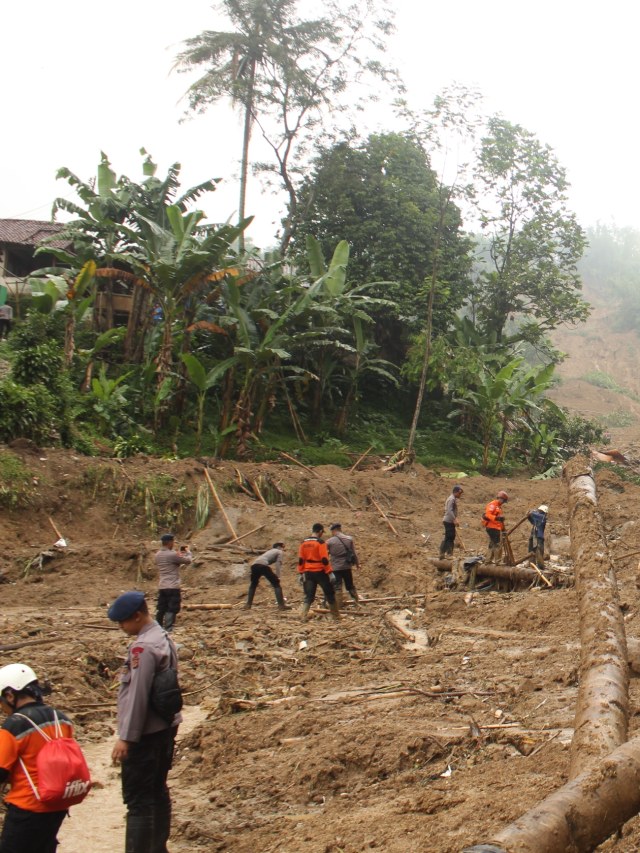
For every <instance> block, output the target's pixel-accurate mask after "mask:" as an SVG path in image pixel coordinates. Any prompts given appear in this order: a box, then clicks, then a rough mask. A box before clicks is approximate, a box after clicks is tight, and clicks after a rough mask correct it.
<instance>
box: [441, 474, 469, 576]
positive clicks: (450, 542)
mask: <svg viewBox="0 0 640 853" xmlns="http://www.w3.org/2000/svg"><path fill="white" fill-rule="evenodd" d="M463 491H464V489H463V488H462V486H454V487H453V489H452V491H451V494H450V495H449V497H448V498H447V499H446V501H445V502H444V515H443V516H442V523H443V525H444V539H443V540H442V542H441V543H440V559H441V560H442V559H443V558H444V557H446V556H450V557H452V556H453V546H454V545H455V542H456V527H457V526H458V500H459V499H460V498H461V497H462V493H463Z"/></svg>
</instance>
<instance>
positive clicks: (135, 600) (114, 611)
mask: <svg viewBox="0 0 640 853" xmlns="http://www.w3.org/2000/svg"><path fill="white" fill-rule="evenodd" d="M143 604H144V592H139V591H138V590H131V592H123V593H122V595H119V596H118V598H116V600H115V601H114V602H113V604H112V605H111V607H110V608H109V609H108V610H107V616H108V617H109V619H111V621H112V622H124V620H125V619H130V618H131V617H132V616H133V614H134V613H137V612H138V610H140V608H141V607H142V605H143Z"/></svg>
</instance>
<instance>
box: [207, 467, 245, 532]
mask: <svg viewBox="0 0 640 853" xmlns="http://www.w3.org/2000/svg"><path fill="white" fill-rule="evenodd" d="M203 472H204V476H205V477H206V480H207V483H208V484H209V488H210V489H211V494H212V495H213V499H214V501H215V502H216V504H217V506H218V509H219V510H220V512H221V513H222V517H223V519H224V523H225V525H226V527H227V530H228V531H229V533H231V536H232V537H233V539H234V540H236V539H238V534H237V533H236V531H235V530H234V529H233V524H231V521H230V520H229V516H228V515H227V513H226V510H225V508H224V507H223V505H222V501H221V500H220V498H219V497H218V493H217V492H216V487H215V486H214V485H213V480H212V479H211V477H210V476H209V472H208V471H207V469H206V468H204V469H203Z"/></svg>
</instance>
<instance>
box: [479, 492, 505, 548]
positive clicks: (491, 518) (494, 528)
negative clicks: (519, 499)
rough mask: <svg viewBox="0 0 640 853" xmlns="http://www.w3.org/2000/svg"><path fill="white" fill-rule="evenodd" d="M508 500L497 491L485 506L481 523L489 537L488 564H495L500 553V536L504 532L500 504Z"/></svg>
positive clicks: (503, 493)
mask: <svg viewBox="0 0 640 853" xmlns="http://www.w3.org/2000/svg"><path fill="white" fill-rule="evenodd" d="M508 500H509V495H508V494H507V493H506V492H504V491H502V490H501V491H499V492H498V494H497V495H496V496H495V498H494V499H493V500H492V501H489V503H488V504H487V505H486V507H485V510H484V515H483V516H482V523H483V525H484V527H485V530H486V531H487V536H488V537H489V562H490V563H497V562H498V560H499V559H500V554H501V553H502V534H503V532H504V529H505V528H504V515H503V510H502V504H505V503H506V502H507V501H508Z"/></svg>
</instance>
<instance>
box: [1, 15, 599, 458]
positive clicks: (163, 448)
mask: <svg viewBox="0 0 640 853" xmlns="http://www.w3.org/2000/svg"><path fill="white" fill-rule="evenodd" d="M222 5H223V7H224V8H225V9H226V11H227V12H228V14H229V22H230V25H231V26H232V29H231V30H230V31H229V32H206V33H202V34H201V35H200V36H197V37H194V38H193V39H190V40H189V42H188V43H187V44H186V45H185V49H184V51H183V52H182V53H181V54H180V56H179V57H178V65H179V66H180V67H182V68H183V69H188V68H193V67H198V68H200V69H201V70H203V72H204V76H202V77H201V78H200V79H199V80H198V81H197V82H196V83H195V84H193V86H192V88H191V90H190V98H191V101H190V104H191V107H192V108H193V109H205V108H206V107H207V105H208V104H210V103H214V102H215V101H216V100H218V99H219V98H222V97H229V98H231V99H232V100H233V101H234V103H236V104H237V105H239V106H240V107H241V108H242V110H243V112H244V116H245V125H244V130H243V137H242V175H241V204H240V209H241V210H242V211H243V210H244V204H245V193H246V181H247V177H248V171H249V165H250V164H251V159H250V156H249V151H250V149H249V141H250V136H251V130H252V128H253V126H254V125H258V126H260V128H261V130H262V132H263V135H264V136H265V138H269V136H270V134H271V138H272V139H273V140H274V143H273V145H272V147H273V151H274V162H275V164H276V172H277V173H278V175H279V177H280V179H281V181H282V183H283V186H284V187H285V188H286V189H287V194H288V199H289V204H288V210H287V215H286V217H285V221H284V223H283V226H284V230H283V232H282V233H281V234H280V235H279V248H278V250H277V251H273V252H271V253H269V252H267V253H261V252H258V251H256V250H250V251H248V252H246V251H245V250H244V235H245V232H246V230H247V228H248V227H249V226H250V223H251V218H250V217H245V216H244V214H242V215H241V216H240V218H239V220H238V221H237V222H233V223H231V222H229V223H225V224H212V223H210V222H208V221H207V218H206V215H205V212H204V211H203V210H202V209H200V208H199V205H200V203H201V201H202V199H203V196H204V194H205V193H208V192H212V191H214V190H215V188H216V185H217V183H218V179H215V180H209V181H205V182H203V183H202V184H200V185H198V186H196V187H192V188H190V189H188V190H187V191H181V190H180V184H179V179H180V165H179V164H174V165H173V166H172V167H171V168H170V169H169V170H168V172H167V174H166V176H164V177H160V176H159V175H158V174H157V171H158V170H157V168H156V165H155V164H154V162H153V160H152V159H151V157H150V156H149V155H148V154H147V153H146V152H145V151H144V150H143V151H142V156H143V164H142V178H141V179H140V180H134V179H131V178H129V177H128V176H126V175H121V176H117V175H116V174H115V173H114V171H113V169H112V168H111V164H110V162H109V159H108V157H107V156H106V155H104V154H103V155H102V159H101V161H100V163H99V165H98V171H97V175H96V177H95V179H91V180H87V181H85V180H83V179H81V178H80V177H78V176H77V175H75V174H74V173H73V172H72V171H71V170H70V169H68V168H63V169H61V170H60V173H59V177H60V178H61V179H62V180H65V181H66V182H67V184H68V185H69V187H70V189H71V190H72V191H73V192H74V193H75V197H76V200H75V201H70V200H68V199H58V200H56V202H55V204H54V215H55V214H57V213H58V212H62V213H64V214H65V215H66V217H67V220H66V221H65V223H64V228H63V232H62V234H59V235H57V236H56V240H55V242H54V243H53V244H52V243H51V242H50V243H49V245H48V246H46V247H43V248H46V250H47V252H48V253H49V255H53V256H54V258H55V259H56V262H57V266H56V267H53V268H47V269H43V270H41V271H40V273H38V274H36V275H34V276H33V277H32V278H31V281H30V285H31V289H32V293H33V296H32V298H31V300H30V303H29V305H28V306H27V310H26V314H25V316H23V317H22V319H21V321H20V322H19V323H18V324H17V325H16V328H15V329H14V331H13V332H12V334H11V336H10V338H9V341H8V344H6V345H5V351H4V355H5V356H6V360H7V362H8V363H9V364H10V372H9V375H8V376H7V377H6V378H5V379H4V380H3V381H1V382H0V438H2V439H4V440H8V439H10V438H13V437H16V436H26V437H29V438H32V439H34V440H35V441H38V442H47V441H59V442H62V443H63V444H66V445H73V446H74V447H76V448H77V449H80V450H82V451H84V452H88V453H90V452H95V451H96V450H101V451H103V452H104V451H105V450H108V451H109V452H111V453H113V454H114V455H118V456H126V455H130V454H133V453H138V452H158V453H172V454H186V453H195V454H198V453H207V454H218V455H222V456H237V457H247V456H252V457H254V458H258V459H266V458H272V457H273V456H274V455H276V454H277V452H278V451H279V450H286V451H287V452H292V451H293V452H295V453H298V454H299V455H300V456H301V457H302V458H304V459H305V460H306V461H308V462H335V463H338V464H349V463H350V460H351V459H352V455H350V453H351V454H353V453H354V452H362V451H364V450H366V449H367V448H368V447H372V448H373V452H376V453H379V454H385V455H392V454H394V453H396V452H397V451H399V450H400V448H406V449H407V455H408V456H409V457H410V458H413V457H415V458H417V459H419V460H420V461H422V462H425V463H427V464H441V465H446V466H451V467H454V468H457V469H466V470H469V471H473V470H484V471H496V472H497V471H499V470H504V469H505V468H509V467H513V466H527V467H528V468H529V469H531V470H532V471H538V472H539V471H544V470H546V469H548V468H550V467H552V466H553V465H555V464H557V462H558V460H559V459H561V458H563V457H564V456H565V455H567V454H568V453H569V452H570V451H571V452H573V451H574V450H575V449H576V448H577V447H579V446H580V444H581V442H583V441H591V440H594V436H598V437H602V428H601V427H598V426H597V425H595V424H590V423H586V422H582V421H580V422H576V421H575V419H574V420H570V419H568V418H567V415H566V413H564V412H562V411H561V410H560V409H558V407H557V406H554V405H553V404H552V403H551V402H550V401H549V400H547V399H546V396H545V392H546V390H547V389H548V388H549V387H550V386H551V384H552V383H553V382H554V367H555V364H556V362H557V360H558V358H559V357H560V355H559V354H558V353H557V352H556V351H555V350H554V349H553V348H552V347H551V346H550V344H549V342H548V340H547V337H546V336H547V333H548V332H549V331H550V330H552V329H553V328H555V327H556V326H557V325H558V324H559V323H577V322H580V321H582V320H584V319H585V317H586V316H587V313H588V306H587V305H586V303H585V302H584V301H583V300H582V299H581V297H580V292H579V277H578V274H577V267H576V265H577V262H578V260H579V258H580V255H581V252H582V250H583V248H584V243H585V241H584V235H583V233H582V231H581V229H580V228H579V226H578V225H577V223H576V221H575V217H574V216H573V214H572V213H571V211H570V210H569V209H568V207H567V198H566V190H567V183H566V176H565V173H564V170H563V168H562V167H561V165H560V164H559V163H558V161H557V159H556V158H555V156H554V154H553V152H552V151H551V150H550V149H549V148H548V146H545V145H543V144H542V143H540V142H539V141H538V140H537V139H536V138H535V136H534V135H533V134H531V133H530V132H528V131H526V130H525V129H524V128H522V127H520V126H518V125H514V124H512V123H510V122H508V121H507V120H505V119H503V118H498V117H495V116H488V117H486V116H485V117H483V118H482V119H478V120H477V121H471V120H468V119H467V118H463V117H464V116H466V115H467V113H468V105H469V103H470V102H472V101H475V98H473V97H471V96H470V94H469V93H468V92H465V91H464V90H454V91H452V92H448V93H443V95H442V96H440V97H439V98H438V99H437V100H436V103H435V104H434V106H433V109H431V110H427V111H425V112H423V113H421V114H419V115H418V114H416V115H414V114H412V113H411V111H410V110H409V108H408V107H407V105H403V106H402V108H401V109H400V110H399V118H398V125H400V124H402V125H403V127H399V128H398V129H396V131H395V132H393V133H377V134H374V135H371V136H368V137H367V138H359V137H358V136H357V134H356V133H355V132H354V131H353V128H351V129H349V131H348V132H346V133H344V134H342V135H340V134H339V132H338V131H337V130H336V132H335V133H334V134H333V135H332V136H327V135H326V134H324V135H322V134H320V133H319V132H317V131H318V126H319V122H320V120H321V116H322V114H323V112H322V111H323V109H324V110H332V111H334V113H335V112H339V113H342V111H343V110H344V111H347V110H346V103H348V101H349V97H348V95H349V93H351V94H352V96H353V94H354V93H355V91H356V87H357V86H358V85H359V84H360V83H361V82H362V79H363V75H365V76H366V75H372V76H373V78H374V79H375V78H377V79H378V80H380V79H384V80H387V81H391V80H393V81H395V82H394V86H390V87H389V90H388V93H389V94H390V95H391V94H394V93H395V92H396V91H397V86H396V83H397V78H396V77H395V75H394V73H393V72H392V70H390V69H388V68H385V67H384V65H383V64H382V63H381V62H379V61H377V60H374V59H373V55H374V54H373V52H372V53H371V54H370V55H367V54H366V53H365V52H364V51H365V50H366V49H369V48H370V49H371V51H374V52H375V51H377V52H378V53H381V52H383V51H384V39H385V37H386V35H387V34H388V33H389V31H390V24H389V20H390V19H389V18H384V17H383V18H380V17H379V16H378V17H376V15H375V14H374V13H375V9H376V6H375V3H374V2H373V0H371V2H368V3H366V4H364V5H363V6H362V10H361V11H362V16H361V18H358V16H355V17H354V16H353V15H352V14H351V16H349V15H346V13H344V12H341V11H340V10H339V9H338V7H336V8H334V10H333V11H334V12H335V15H334V16H333V17H330V16H323V17H321V18H318V19H317V20H314V21H305V20H302V19H299V18H298V17H297V14H296V3H295V2H294V0H259V2H251V3H247V2H246V0H223V4H222ZM329 20H331V24H329ZM385 21H386V23H385ZM336 57H339V59H337V58H336ZM294 115H295V116H297V118H296V119H295V120H293V118H292V117H293V116H294ZM277 127H279V128H280V130H282V127H285V128H288V130H287V131H286V132H285V133H284V136H282V135H281V136H278V131H277V130H276V128H277ZM336 127H337V126H336ZM452 127H453V128H454V129H455V133H456V134H457V137H458V141H462V142H464V144H465V145H466V147H467V148H468V150H470V151H473V152H475V153H474V156H473V158H472V159H471V160H470V161H469V162H468V163H466V164H461V165H460V167H459V168H458V169H457V170H456V173H455V175H454V176H452V177H446V176H445V173H444V171H443V172H441V173H439V172H438V169H437V168H436V165H435V161H436V160H437V158H438V156H439V155H440V156H442V155H443V154H445V155H446V156H448V153H447V144H448V143H447V141H446V134H447V133H449V132H450V131H451V128H452ZM269 128H271V131H270V130H269ZM314 133H315V137H314ZM283 139H284V140H285V141H286V142H287V145H285V147H284V148H283V147H282V140H283ZM278 140H280V141H279V142H278ZM294 141H295V143H296V144H295V145H294V144H293V143H294ZM312 142H314V143H315V144H314V145H313V146H312ZM309 157H310V158H311V159H309ZM254 165H256V166H260V164H254ZM262 167H264V164H262ZM272 168H273V167H272ZM474 231H476V232H478V233H477V234H476V235H475V236H474V234H473V232H474ZM23 307H24V306H23Z"/></svg>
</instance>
